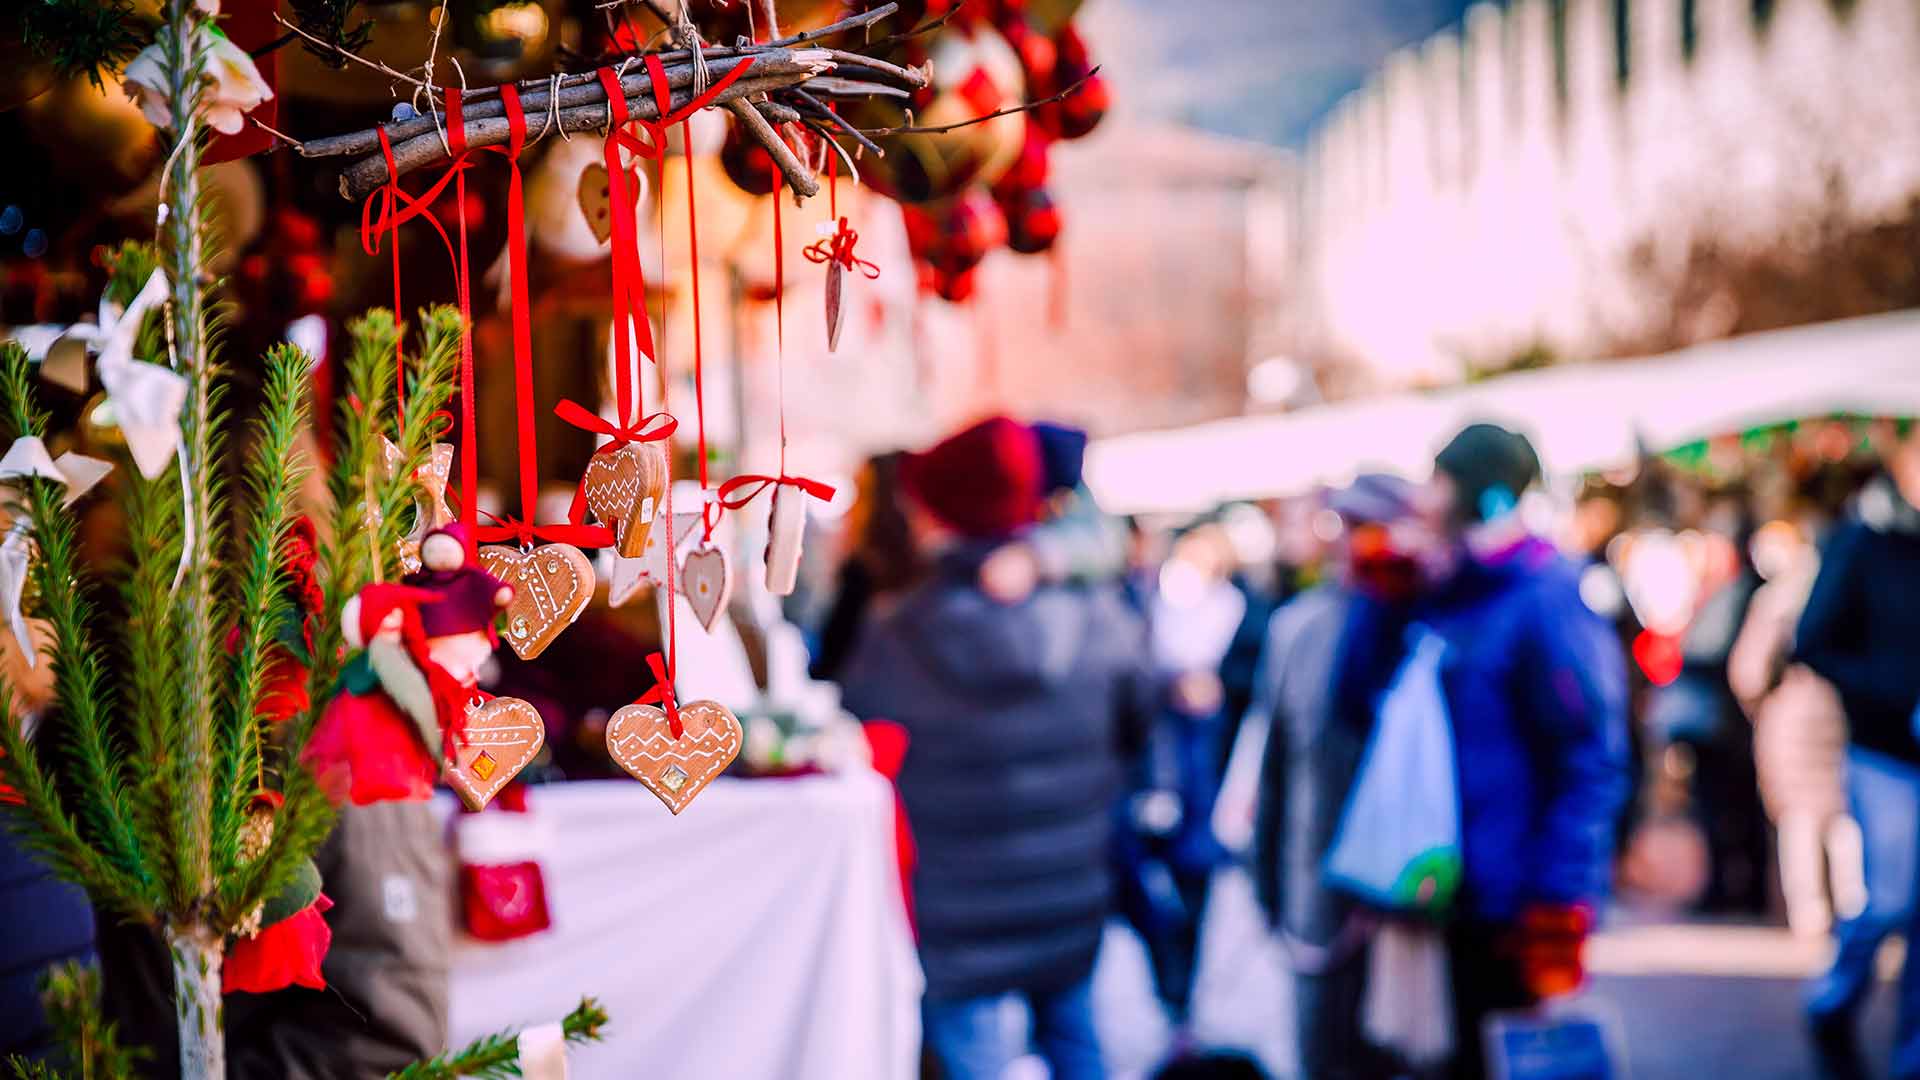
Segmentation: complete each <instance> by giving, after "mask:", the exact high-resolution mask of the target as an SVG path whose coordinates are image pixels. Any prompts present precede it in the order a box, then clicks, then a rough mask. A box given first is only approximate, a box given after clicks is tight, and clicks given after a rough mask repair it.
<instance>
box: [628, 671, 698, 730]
mask: <svg viewBox="0 0 1920 1080" xmlns="http://www.w3.org/2000/svg"><path fill="white" fill-rule="evenodd" d="M647 666H648V667H650V668H652V669H653V689H651V690H648V691H647V692H646V693H644V694H641V695H640V696H639V697H638V698H635V699H634V704H636V705H652V704H654V703H655V702H658V703H659V705H660V711H662V712H664V713H666V714H667V730H669V731H671V732H673V737H674V738H676V739H678V738H679V737H680V735H681V733H682V732H683V731H684V730H685V729H683V728H682V727H681V726H680V702H679V701H677V700H675V699H674V696H673V679H672V678H671V677H670V676H668V674H667V661H666V659H665V658H664V657H662V656H661V655H660V654H659V653H657V652H656V653H649V654H648V655H647Z"/></svg>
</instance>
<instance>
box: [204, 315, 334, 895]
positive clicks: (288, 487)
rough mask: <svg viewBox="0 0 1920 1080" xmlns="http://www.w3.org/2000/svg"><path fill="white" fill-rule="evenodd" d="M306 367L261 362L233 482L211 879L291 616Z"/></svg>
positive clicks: (222, 861) (254, 753)
mask: <svg viewBox="0 0 1920 1080" xmlns="http://www.w3.org/2000/svg"><path fill="white" fill-rule="evenodd" d="M309 367H310V362H309V360H308V358H307V355H306V354H305V353H303V352H301V351H300V350H299V349H296V348H294V347H293V346H291V345H280V346H276V347H274V348H273V349H272V350H271V351H269V352H268V353H267V356H266V360H265V364H264V370H265V374H266V379H265V395H264V398H265V400H264V402H263V404H262V408H261V412H260V415H259V416H257V417H256V418H255V419H254V420H253V422H252V427H253V431H254V439H253V447H252V450H251V453H250V456H249V458H248V461H247V468H246V474H245V478H244V482H243V483H244V488H245V493H246V498H247V503H248V507H249V514H248V522H247V530H246V533H245V535H244V537H243V538H242V541H241V550H240V559H239V563H240V571H239V572H240V581H239V589H238V596H237V597H236V598H235V605H234V606H235V607H236V609H237V611H238V612H239V617H238V619H237V621H236V623H235V629H236V630H237V631H238V635H239V640H238V643H237V644H238V648H237V649H235V650H234V656H233V660H232V663H231V665H230V666H229V668H228V676H229V687H228V691H227V700H226V702H225V704H224V706H223V707H222V710H221V713H220V716H219V727H218V730H217V731H216V733H215V752H216V755H217V757H216V760H217V762H218V773H217V775H216V777H215V783H214V789H213V792H214V805H213V821H212V833H213V838H214V853H213V854H214V870H215V876H216V878H217V879H220V880H225V878H226V876H227V874H228V873H229V872H230V871H231V870H232V869H233V868H234V867H236V866H237V865H238V864H239V863H240V861H241V853H240V846H239V837H240V827H241V825H242V824H243V822H244V821H245V818H246V814H247V804H248V801H249V799H250V798H251V796H252V795H253V793H254V792H255V791H256V790H258V789H259V788H260V787H261V786H262V782H263V779H264V777H263V772H264V764H265V763H264V760H263V741H264V736H265V732H264V731H262V729H261V721H260V720H259V718H258V712H259V706H260V700H261V697H262V695H263V693H264V691H265V687H266V680H267V674H268V667H269V664H270V662H271V661H272V659H273V658H272V655H271V653H272V650H273V648H274V647H275V641H276V640H277V639H278V637H279V631H280V628H281V626H282V624H283V623H284V622H285V621H286V620H287V619H288V618H290V617H292V616H293V614H294V605H293V603H292V601H291V599H290V598H289V597H288V595H287V583H288V578H287V573H286V568H285V564H286V560H285V557H284V550H285V546H286V541H287V536H288V534H289V532H290V530H291V529H292V526H293V519H294V516H295V506H296V504H297V500H298V498H299V489H300V484H301V482H302V480H303V479H304V478H305V476H306V464H305V462H304V461H302V460H300V458H299V455H298V454H297V453H296V451H295V450H294V441H295V438H296V437H297V436H298V434H299V432H300V429H301V428H302V427H303V426H304V425H305V423H306V404H305V401H306V394H305V390H306V377H307V371H308V368H309Z"/></svg>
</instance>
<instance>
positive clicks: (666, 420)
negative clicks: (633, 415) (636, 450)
mask: <svg viewBox="0 0 1920 1080" xmlns="http://www.w3.org/2000/svg"><path fill="white" fill-rule="evenodd" d="M553 413H554V415H555V416H558V417H559V418H560V419H562V420H565V421H566V422H567V423H569V424H572V425H573V426H574V427H577V428H585V429H586V430H588V431H591V432H594V433H596V434H599V435H605V436H607V438H608V439H610V440H611V441H610V442H608V443H606V444H605V445H603V446H600V447H599V448H597V449H596V450H594V453H596V454H604V453H607V452H608V451H611V450H618V449H620V448H621V447H623V446H625V445H627V444H628V443H637V442H661V441H663V440H665V439H666V438H667V437H668V436H670V435H672V434H673V433H674V431H675V430H677V429H678V428H679V427H680V421H678V420H676V419H674V418H673V417H672V416H670V415H668V414H667V413H663V412H657V413H648V414H647V415H645V416H643V417H641V418H639V419H638V420H635V421H634V422H632V423H630V424H616V423H614V422H613V421H611V420H608V419H607V418H605V417H603V416H601V415H600V414H599V413H596V412H590V411H588V410H587V408H586V407H585V406H583V405H581V404H580V403H579V402H577V401H570V400H569V401H562V402H560V404H558V405H555V406H554V407H553Z"/></svg>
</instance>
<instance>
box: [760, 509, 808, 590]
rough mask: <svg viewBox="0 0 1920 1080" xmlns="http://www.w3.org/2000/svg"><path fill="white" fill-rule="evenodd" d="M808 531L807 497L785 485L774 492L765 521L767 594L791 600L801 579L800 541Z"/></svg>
mask: <svg viewBox="0 0 1920 1080" xmlns="http://www.w3.org/2000/svg"><path fill="white" fill-rule="evenodd" d="M806 531H807V493H806V492H804V491H801V490H800V489H799V488H795V487H789V486H787V485H785V484H779V485H776V486H775V487H774V489H773V509H772V511H771V512H770V513H769V514H768V517H767V591H768V592H770V593H772V594H773V595H775V596H792V595H793V585H794V582H795V580H796V579H797V578H798V577H799V576H800V541H801V539H802V537H803V536H804V535H805V534H806Z"/></svg>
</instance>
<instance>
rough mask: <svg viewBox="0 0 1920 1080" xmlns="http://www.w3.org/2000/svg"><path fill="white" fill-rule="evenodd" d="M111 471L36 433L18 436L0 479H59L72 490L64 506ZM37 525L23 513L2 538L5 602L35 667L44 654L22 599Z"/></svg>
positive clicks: (1, 463) (0, 460)
mask: <svg viewBox="0 0 1920 1080" xmlns="http://www.w3.org/2000/svg"><path fill="white" fill-rule="evenodd" d="M111 471H113V466H112V465H110V464H108V463H107V462H104V461H101V460H100V459H99V458H92V457H87V456H86V455H85V454H76V453H73V452H72V451H68V452H66V453H64V454H61V455H60V456H59V457H58V458H55V457H53V456H52V455H50V454H48V453H47V447H46V444H45V443H43V442H41V441H40V440H39V439H38V438H35V437H34V436H32V435H23V436H21V437H20V438H18V439H15V440H13V445H12V446H9V447H7V452H6V454H5V455H4V456H0V480H16V479H19V478H21V477H25V476H40V477H45V478H46V479H48V480H55V481H58V482H59V483H61V484H62V485H64V486H65V487H66V489H67V493H66V495H65V496H64V497H63V498H62V499H61V500H60V505H61V506H63V507H65V506H72V505H73V504H74V501H75V500H77V499H79V498H80V496H82V495H85V494H86V493H87V492H88V491H90V490H92V488H93V486H94V485H95V484H98V483H99V482H100V481H101V480H102V479H104V478H105V477H106V475H107V473H109V472H111ZM32 528H33V523H32V521H31V519H29V518H28V517H27V515H26V514H25V513H21V514H19V515H18V516H16V517H15V518H14V521H13V525H12V527H11V528H9V529H8V530H7V535H6V539H5V540H0V605H5V607H6V613H7V626H8V628H9V629H11V630H12V631H13V637H14V640H15V641H18V642H19V643H20V652H21V654H22V655H23V656H25V657H26V661H27V666H28V667H32V666H33V665H34V664H35V663H36V662H37V661H38V657H37V656H36V655H35V651H34V645H33V635H32V634H31V633H30V632H29V631H28V629H27V618H26V614H25V613H24V612H22V611H21V610H20V601H21V598H22V597H23V596H24V595H25V593H26V588H27V565H28V563H29V562H30V561H31V559H32V554H33V541H32Z"/></svg>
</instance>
